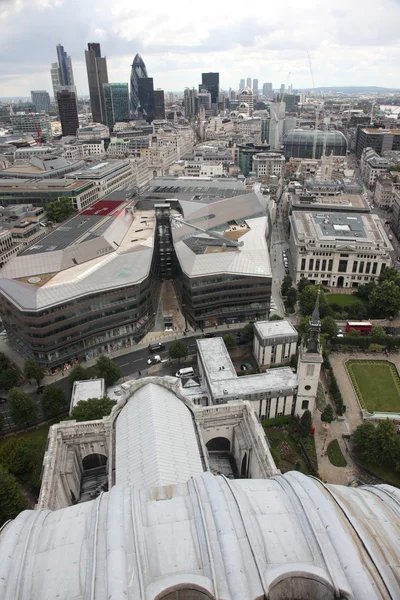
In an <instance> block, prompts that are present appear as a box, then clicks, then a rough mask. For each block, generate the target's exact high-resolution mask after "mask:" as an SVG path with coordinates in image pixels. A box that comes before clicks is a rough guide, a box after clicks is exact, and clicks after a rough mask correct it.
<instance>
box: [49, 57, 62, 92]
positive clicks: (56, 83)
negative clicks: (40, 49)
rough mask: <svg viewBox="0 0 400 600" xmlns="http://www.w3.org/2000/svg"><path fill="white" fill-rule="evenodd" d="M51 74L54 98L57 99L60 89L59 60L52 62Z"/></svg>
mask: <svg viewBox="0 0 400 600" xmlns="http://www.w3.org/2000/svg"><path fill="white" fill-rule="evenodd" d="M50 75H51V83H52V86H53V96H54V100H57V92H58V91H59V90H60V85H61V84H60V69H59V66H58V62H55V63H51V68H50Z"/></svg>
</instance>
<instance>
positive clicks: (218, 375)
mask: <svg viewBox="0 0 400 600" xmlns="http://www.w3.org/2000/svg"><path fill="white" fill-rule="evenodd" d="M196 341H197V348H198V352H199V355H200V356H201V360H202V362H203V364H204V366H205V369H206V371H207V376H208V378H209V381H222V380H224V379H227V378H228V377H237V375H236V371H235V367H234V366H233V363H232V361H231V357H230V356H229V352H228V350H227V349H226V346H225V343H224V340H223V338H222V337H215V338H202V339H198V340H196Z"/></svg>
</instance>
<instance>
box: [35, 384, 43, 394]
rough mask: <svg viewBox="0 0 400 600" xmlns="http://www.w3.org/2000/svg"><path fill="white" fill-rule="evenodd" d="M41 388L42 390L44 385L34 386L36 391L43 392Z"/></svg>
mask: <svg viewBox="0 0 400 600" xmlns="http://www.w3.org/2000/svg"><path fill="white" fill-rule="evenodd" d="M43 390H44V385H39V387H38V388H36V393H37V394H43Z"/></svg>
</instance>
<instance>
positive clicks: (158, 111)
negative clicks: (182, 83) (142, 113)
mask: <svg viewBox="0 0 400 600" xmlns="http://www.w3.org/2000/svg"><path fill="white" fill-rule="evenodd" d="M154 118H155V119H156V121H162V120H164V119H165V101H164V90H160V89H157V90H154Z"/></svg>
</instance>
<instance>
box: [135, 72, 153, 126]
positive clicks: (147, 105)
mask: <svg viewBox="0 0 400 600" xmlns="http://www.w3.org/2000/svg"><path fill="white" fill-rule="evenodd" d="M138 92H139V102H140V113H141V114H142V116H143V118H144V119H146V121H147V122H148V123H151V121H153V120H154V85H153V78H152V77H141V78H140V79H139V80H138Z"/></svg>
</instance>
